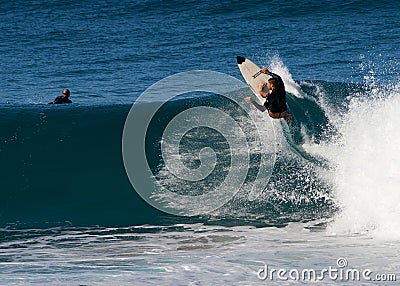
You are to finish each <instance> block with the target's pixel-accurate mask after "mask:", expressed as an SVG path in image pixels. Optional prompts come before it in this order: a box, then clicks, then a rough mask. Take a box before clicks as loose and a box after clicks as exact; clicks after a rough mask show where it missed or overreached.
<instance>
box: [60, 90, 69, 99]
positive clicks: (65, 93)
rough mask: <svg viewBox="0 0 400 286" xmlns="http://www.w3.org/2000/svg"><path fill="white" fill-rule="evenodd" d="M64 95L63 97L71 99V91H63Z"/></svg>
mask: <svg viewBox="0 0 400 286" xmlns="http://www.w3.org/2000/svg"><path fill="white" fill-rule="evenodd" d="M62 95H63V97H66V98H68V97H69V95H70V91H69V89H64V90H63V92H62Z"/></svg>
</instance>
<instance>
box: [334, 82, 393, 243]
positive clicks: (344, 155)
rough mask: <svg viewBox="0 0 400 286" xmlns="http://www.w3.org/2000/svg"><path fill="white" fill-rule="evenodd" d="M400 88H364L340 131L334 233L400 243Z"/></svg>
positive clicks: (351, 106)
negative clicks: (357, 234) (337, 210)
mask: <svg viewBox="0 0 400 286" xmlns="http://www.w3.org/2000/svg"><path fill="white" fill-rule="evenodd" d="M398 90H399V86H394V87H391V88H388V87H386V88H384V87H379V86H378V85H376V84H371V85H368V86H366V88H365V91H364V92H363V93H361V94H358V96H356V97H354V98H353V99H352V100H351V101H350V103H349V110H348V114H346V115H345V120H343V121H342V122H341V125H340V126H339V130H340V133H341V135H342V138H341V144H340V145H341V146H340V148H338V149H337V151H336V154H335V155H336V156H335V159H334V161H335V164H336V169H335V172H334V174H333V182H334V186H335V187H334V188H335V198H336V200H337V202H338V203H339V205H340V207H341V212H340V214H338V216H337V217H336V219H335V221H334V222H333V223H332V224H331V225H330V226H329V227H328V231H329V232H330V233H338V234H344V233H369V234H372V236H373V237H377V238H384V239H400V134H399V128H400V127H399V126H400V117H399V116H398V110H399V109H400V97H399V92H398Z"/></svg>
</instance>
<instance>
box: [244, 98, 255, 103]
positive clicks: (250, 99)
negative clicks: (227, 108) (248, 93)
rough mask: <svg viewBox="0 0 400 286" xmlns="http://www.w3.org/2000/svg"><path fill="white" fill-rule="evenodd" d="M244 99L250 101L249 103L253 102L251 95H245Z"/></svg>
mask: <svg viewBox="0 0 400 286" xmlns="http://www.w3.org/2000/svg"><path fill="white" fill-rule="evenodd" d="M244 100H246V101H247V102H250V103H252V102H253V99H252V98H251V97H245V98H244Z"/></svg>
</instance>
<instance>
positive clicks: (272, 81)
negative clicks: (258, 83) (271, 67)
mask: <svg viewBox="0 0 400 286" xmlns="http://www.w3.org/2000/svg"><path fill="white" fill-rule="evenodd" d="M277 83H278V82H277V80H276V79H275V78H273V77H272V78H270V79H269V80H268V82H267V86H268V89H269V90H274V89H275V88H276V85H277Z"/></svg>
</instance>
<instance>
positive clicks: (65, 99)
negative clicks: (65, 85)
mask: <svg viewBox="0 0 400 286" xmlns="http://www.w3.org/2000/svg"><path fill="white" fill-rule="evenodd" d="M70 94H71V92H70V91H69V89H64V90H63V92H62V95H60V96H57V97H56V99H54V101H52V102H49V104H62V103H72V101H71V100H70V99H69V95H70Z"/></svg>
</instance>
